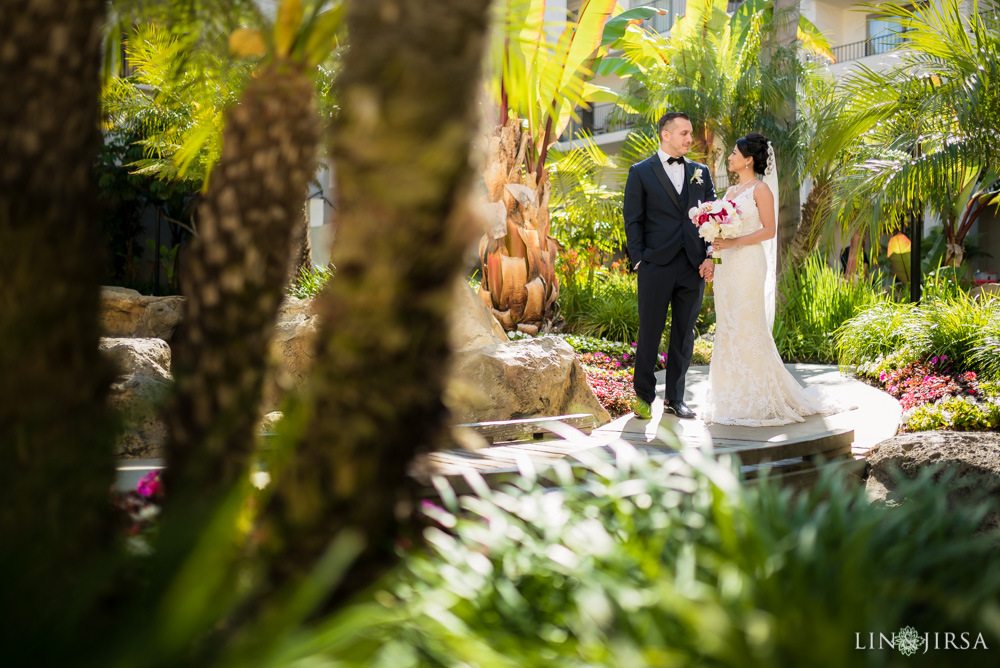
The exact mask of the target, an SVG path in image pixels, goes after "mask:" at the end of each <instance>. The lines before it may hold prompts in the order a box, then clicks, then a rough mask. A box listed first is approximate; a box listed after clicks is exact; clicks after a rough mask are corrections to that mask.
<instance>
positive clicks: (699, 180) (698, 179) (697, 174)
mask: <svg viewBox="0 0 1000 668" xmlns="http://www.w3.org/2000/svg"><path fill="white" fill-rule="evenodd" d="M701 174H702V171H701V167H699V168H698V169H696V170H694V176H692V177H691V183H697V184H698V185H699V186H700V185H702V184H703V183H705V182H704V181H703V180H702V178H701Z"/></svg>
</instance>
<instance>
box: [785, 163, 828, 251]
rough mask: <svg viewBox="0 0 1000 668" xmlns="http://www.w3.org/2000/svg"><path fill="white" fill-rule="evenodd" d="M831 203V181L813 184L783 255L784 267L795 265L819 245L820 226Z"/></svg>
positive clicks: (826, 217) (826, 215)
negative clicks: (785, 252) (786, 250)
mask: <svg viewBox="0 0 1000 668" xmlns="http://www.w3.org/2000/svg"><path fill="white" fill-rule="evenodd" d="M832 205H833V183H832V182H830V181H821V182H816V183H814V184H813V187H812V190H810V191H809V195H808V197H806V203H805V204H803V205H802V216H801V217H800V218H799V224H798V226H796V228H795V235H794V236H793V237H792V242H791V244H790V245H789V247H788V253H787V254H786V255H785V267H784V268H785V269H788V268H792V267H797V266H798V265H799V264H801V263H802V261H803V260H805V259H806V256H807V255H809V253H811V252H812V251H814V250H816V247H817V245H819V237H820V232H821V226H822V225H823V222H824V221H826V220H827V219H828V217H829V215H830V208H831V206H832Z"/></svg>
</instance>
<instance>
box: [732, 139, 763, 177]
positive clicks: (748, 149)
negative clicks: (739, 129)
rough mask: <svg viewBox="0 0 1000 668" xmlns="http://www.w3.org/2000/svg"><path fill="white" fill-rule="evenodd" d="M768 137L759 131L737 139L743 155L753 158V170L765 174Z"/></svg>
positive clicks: (737, 145) (737, 146) (737, 144)
mask: <svg viewBox="0 0 1000 668" xmlns="http://www.w3.org/2000/svg"><path fill="white" fill-rule="evenodd" d="M767 141H768V140H767V137H765V136H764V135H762V134H761V133H759V132H751V133H750V134H748V135H747V136H746V137H740V138H739V139H737V140H736V148H738V149H739V151H740V153H741V154H742V155H743V157H746V158H753V171H754V172H756V173H757V174H763V173H764V170H765V169H766V168H767Z"/></svg>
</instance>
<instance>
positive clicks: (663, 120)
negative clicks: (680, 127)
mask: <svg viewBox="0 0 1000 668" xmlns="http://www.w3.org/2000/svg"><path fill="white" fill-rule="evenodd" d="M675 118H683V119H684V120H685V121H690V120H691V119H690V118H688V115H687V114H685V113H684V112H683V111H668V112H667V113H665V114H663V115H662V116H660V122H659V123H657V125H656V134H660V133H661V132H663V128H665V127H666V125H667V123H669V122H670V121H672V120H674V119H675Z"/></svg>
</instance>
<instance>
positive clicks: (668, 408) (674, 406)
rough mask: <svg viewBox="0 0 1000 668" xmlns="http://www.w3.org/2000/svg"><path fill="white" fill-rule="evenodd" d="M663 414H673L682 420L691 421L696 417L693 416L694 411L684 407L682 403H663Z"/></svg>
mask: <svg viewBox="0 0 1000 668" xmlns="http://www.w3.org/2000/svg"><path fill="white" fill-rule="evenodd" d="M663 412H664V413H673V414H674V415H676V416H677V417H679V418H680V419H682V420H693V419H694V418H696V417H698V416H697V415H695V413H694V411H693V410H691V409H690V408H688V407H687V406H685V405H684V402H683V401H665V402H663Z"/></svg>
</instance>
